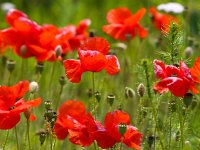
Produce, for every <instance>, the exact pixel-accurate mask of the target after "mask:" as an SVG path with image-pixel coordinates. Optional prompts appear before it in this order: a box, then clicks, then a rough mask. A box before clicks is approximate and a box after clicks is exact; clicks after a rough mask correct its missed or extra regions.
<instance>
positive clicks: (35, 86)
mask: <svg viewBox="0 0 200 150" xmlns="http://www.w3.org/2000/svg"><path fill="white" fill-rule="evenodd" d="M38 91H39V85H38V83H37V82H35V81H32V82H31V83H30V85H29V92H31V93H36V92H38Z"/></svg>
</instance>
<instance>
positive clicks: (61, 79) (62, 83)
mask: <svg viewBox="0 0 200 150" xmlns="http://www.w3.org/2000/svg"><path fill="white" fill-rule="evenodd" d="M59 83H60V85H61V86H64V85H65V84H66V79H65V77H64V76H61V77H60V79H59Z"/></svg>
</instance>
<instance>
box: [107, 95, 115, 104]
mask: <svg viewBox="0 0 200 150" xmlns="http://www.w3.org/2000/svg"><path fill="white" fill-rule="evenodd" d="M114 100H115V95H113V94H109V95H108V96H107V101H108V103H109V104H110V106H112V105H113V102H114Z"/></svg>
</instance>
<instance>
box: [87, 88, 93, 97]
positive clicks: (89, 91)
mask: <svg viewBox="0 0 200 150" xmlns="http://www.w3.org/2000/svg"><path fill="white" fill-rule="evenodd" d="M92 93H93V92H92V89H88V91H87V95H88V97H89V98H90V97H92V95H93V94H92Z"/></svg>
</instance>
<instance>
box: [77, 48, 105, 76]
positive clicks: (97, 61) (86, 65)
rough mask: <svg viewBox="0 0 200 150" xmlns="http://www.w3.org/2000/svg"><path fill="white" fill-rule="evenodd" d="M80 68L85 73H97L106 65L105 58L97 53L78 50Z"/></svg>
mask: <svg viewBox="0 0 200 150" xmlns="http://www.w3.org/2000/svg"><path fill="white" fill-rule="evenodd" d="M78 54H79V57H80V62H81V67H82V68H83V69H84V70H85V71H92V72H99V71H101V70H102V69H103V68H104V67H105V65H106V57H105V55H104V54H102V53H101V52H99V51H92V50H87V51H84V50H79V51H78Z"/></svg>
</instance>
